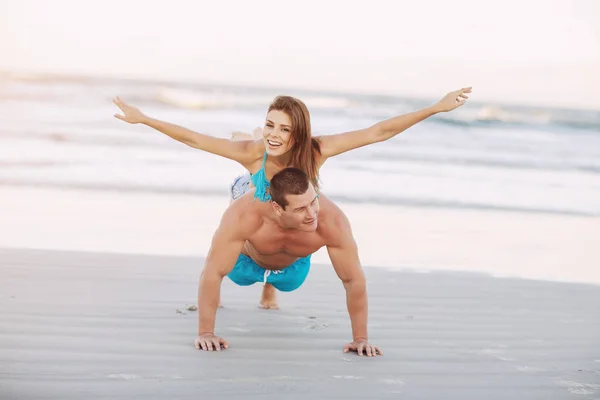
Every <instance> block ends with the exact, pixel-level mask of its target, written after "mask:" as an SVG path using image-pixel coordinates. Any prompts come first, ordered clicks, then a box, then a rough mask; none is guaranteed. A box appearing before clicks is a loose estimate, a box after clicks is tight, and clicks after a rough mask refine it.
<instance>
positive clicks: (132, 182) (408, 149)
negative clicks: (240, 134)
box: [0, 73, 600, 216]
mask: <svg viewBox="0 0 600 400" xmlns="http://www.w3.org/2000/svg"><path fill="white" fill-rule="evenodd" d="M279 94H286V95H292V96H296V97H298V98H300V99H301V100H303V101H304V102H305V103H306V104H307V106H308V108H309V110H310V112H311V118H312V130H313V134H314V135H327V134H332V133H339V132H344V131H348V130H355V129H360V128H364V127H367V126H369V125H371V124H374V123H376V122H378V121H380V120H383V119H386V118H390V117H393V116H395V115H398V114H402V113H406V112H410V111H413V110H416V109H418V108H421V107H425V106H428V105H430V104H432V103H433V102H435V101H437V100H438V99H419V98H408V97H391V96H376V95H363V94H340V93H330V92H315V91H303V90H290V89H278V88H254V87H240V86H224V85H214V84H197V83H175V82H152V81H135V80H120V79H108V78H85V77H60V76H43V75H23V74H20V75H19V74H11V73H2V74H0V121H1V123H0V184H1V185H26V186H45V187H57V188H62V187H64V188H69V187H75V188H88V189H97V190H127V191H150V192H173V193H190V194H195V195H198V196H227V195H228V190H229V185H230V183H231V182H232V181H233V179H234V178H235V177H236V176H237V175H239V174H241V173H243V172H244V170H243V168H242V167H241V166H240V165H238V164H237V163H235V162H233V161H231V160H227V159H222V158H219V157H217V156H214V155H211V154H208V153H204V152H202V151H199V150H196V149H192V148H189V147H187V146H185V145H183V144H181V143H179V142H177V141H175V140H173V139H170V138H169V137H167V136H165V135H163V134H161V133H160V132H157V131H154V130H152V129H151V128H148V127H146V126H142V125H129V124H126V123H124V122H122V121H119V120H117V119H115V118H114V117H113V115H114V114H115V113H116V112H117V111H118V109H117V108H116V107H115V106H114V105H113V104H112V103H111V99H112V98H113V97H114V96H117V95H118V96H120V97H121V98H122V99H123V100H125V101H126V102H128V103H130V104H132V105H135V106H137V107H139V108H141V110H142V111H143V112H144V113H146V114H148V115H150V116H152V117H155V118H159V119H163V120H166V121H169V122H173V123H177V124H179V125H182V126H185V127H187V128H190V129H192V130H195V131H198V132H202V133H208V134H212V135H215V136H219V137H229V136H230V134H231V132H233V131H245V132H248V133H250V132H252V130H253V129H254V128H255V127H257V126H262V124H263V122H264V118H265V115H266V110H267V107H268V105H269V103H270V101H271V100H272V99H273V97H275V96H276V95H279ZM443 94H444V93H440V98H441V97H442V96H443ZM477 94H478V93H477V88H474V90H473V93H472V95H471V99H470V100H469V102H468V103H467V104H466V105H465V106H463V107H461V108H459V109H457V110H454V111H452V112H450V113H444V114H438V115H436V116H434V117H431V118H429V119H428V120H426V121H424V122H421V123H419V124H417V125H416V126H414V127H412V128H410V129H408V130H407V131H405V132H403V133H401V134H400V135H398V136H396V137H395V138H393V139H391V140H388V141H386V142H382V143H378V144H374V145H371V146H367V147H363V148H360V149H356V150H354V151H351V152H348V153H345V154H343V155H340V156H338V157H335V158H333V159H330V160H328V161H327V162H326V163H325V165H324V166H323V168H322V169H321V180H322V190H323V192H324V193H325V194H327V195H328V196H329V197H331V198H332V199H333V200H340V201H345V202H352V203H369V204H386V205H398V206H419V207H438V208H461V209H484V210H491V211H493V210H510V211H518V212H525V213H550V214H566V215H581V216H599V215H600V111H599V110H576V109H560V108H548V107H533V106H527V107H526V106H518V105H510V104H492V103H484V102H478V101H477Z"/></svg>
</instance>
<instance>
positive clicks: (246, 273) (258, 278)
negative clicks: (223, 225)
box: [227, 254, 311, 292]
mask: <svg viewBox="0 0 600 400" xmlns="http://www.w3.org/2000/svg"><path fill="white" fill-rule="evenodd" d="M310 257H311V256H310V255H309V256H307V257H304V258H299V259H298V260H296V261H295V262H294V263H293V264H292V265H290V266H289V267H285V268H284V269H282V270H280V271H271V270H268V269H264V268H263V267H261V266H259V265H258V264H256V263H255V262H254V260H252V259H251V258H250V257H248V256H247V255H245V254H240V256H239V257H238V260H237V262H236V263H235V266H234V267H233V270H231V272H230V273H229V274H228V275H227V276H228V277H229V279H231V280H232V281H233V282H234V283H236V284H238V285H240V286H249V285H252V284H254V283H256V282H263V283H270V284H272V285H273V286H275V288H276V289H277V290H281V291H282V292H291V291H292V290H296V289H298V288H299V287H300V286H301V285H302V284H303V283H304V280H305V279H306V276H307V275H308V271H309V270H310Z"/></svg>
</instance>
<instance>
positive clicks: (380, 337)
mask: <svg viewBox="0 0 600 400" xmlns="http://www.w3.org/2000/svg"><path fill="white" fill-rule="evenodd" d="M226 200H227V199H226V198H222V197H218V196H217V197H203V198H199V197H198V196H193V195H173V194H148V193H135V192H129V193H127V192H125V193H124V192H110V191H94V190H75V189H70V190H57V189H52V188H33V187H1V188H0V209H1V210H3V212H2V217H3V218H2V221H3V224H2V226H3V229H2V230H1V231H0V232H1V235H0V244H1V247H2V249H1V250H0V270H1V272H2V279H1V280H0V293H2V295H1V301H0V316H1V318H2V321H3V323H2V329H1V330H0V347H1V349H2V351H1V352H0V354H1V355H0V391H1V392H2V394H3V398H7V399H37V398H46V399H71V398H72V399H80V398H81V399H83V398H85V399H89V398H111V399H118V398H123V399H125V398H138V397H145V398H164V397H167V396H168V397H175V398H182V399H184V398H197V397H198V396H199V395H202V396H208V398H215V397H217V396H224V397H225V398H265V397H267V398H268V397H278V396H282V395H285V397H286V398H306V396H309V395H314V396H317V397H319V398H398V397H399V396H400V397H403V398H410V399H429V398H440V397H442V398H445V397H452V398H455V397H456V398H462V399H470V398H473V399H476V398H482V397H484V396H485V397H487V398H491V399H496V398H497V399H504V398H507V396H508V397H511V398H517V399H538V398H539V399H569V398H573V399H579V398H585V399H596V398H598V396H599V395H600V351H599V349H600V340H599V339H598V338H600V314H598V312H597V305H598V304H599V303H600V286H599V285H598V283H599V281H598V276H597V268H596V266H597V265H599V259H600V258H599V257H598V255H599V254H598V249H597V248H596V247H595V246H594V244H595V238H597V237H598V224H597V220H596V219H594V218H588V217H577V216H563V215H543V216H523V215H521V214H520V213H510V212H489V211H488V212H481V211H479V212H478V211H472V210H471V211H465V210H463V211H457V210H429V209H423V208H410V207H407V208H395V209H394V208H390V209H389V210H386V208H385V207H380V206H379V207H373V208H372V209H366V210H365V208H364V206H361V207H356V206H355V205H352V204H341V205H340V207H342V209H343V210H344V211H345V212H346V213H347V214H348V216H349V218H350V220H351V222H352V224H353V231H354V232H355V236H356V238H357V242H358V244H359V251H360V255H361V261H362V264H363V267H364V270H365V274H366V276H367V282H368V292H369V335H370V340H371V341H372V342H373V343H374V344H376V345H378V346H380V347H381V348H382V349H383V350H384V355H383V356H381V357H379V358H377V359H369V358H366V357H362V358H359V357H358V356H357V355H356V354H353V353H352V354H344V353H343V352H342V351H341V348H342V346H343V345H344V344H345V343H346V342H348V341H350V339H351V337H350V327H349V320H348V316H347V311H346V309H345V299H344V290H343V287H342V285H341V283H340V281H339V279H338V278H337V277H336V275H335V273H334V271H333V268H332V267H331V264H330V263H329V262H328V259H327V255H326V252H324V251H322V250H321V251H319V252H318V253H317V254H316V255H315V257H314V258H313V260H314V264H313V267H312V269H311V272H310V274H309V277H308V279H307V281H306V283H305V284H304V285H303V286H302V287H301V289H300V290H298V291H296V292H292V293H280V294H279V299H280V306H281V309H280V310H271V311H266V310H261V309H259V308H258V307H257V304H258V298H259V294H260V286H259V285H254V286H252V287H250V288H242V287H237V286H235V285H234V284H233V283H232V282H231V281H229V280H227V279H225V280H224V283H223V295H222V299H223V303H224V308H222V309H220V310H219V311H218V315H217V326H216V331H217V334H220V335H222V336H223V337H225V338H226V339H227V340H228V341H229V342H230V348H229V349H228V350H226V351H224V352H223V353H219V354H217V353H205V352H200V351H197V350H195V349H194V347H193V340H194V337H195V334H196V329H197V312H196V311H191V310H189V309H188V307H189V306H193V305H196V304H197V299H196V292H197V281H198V277H199V273H200V271H201V269H202V265H203V259H204V256H205V255H206V251H207V250H208V247H209V245H210V238H211V236H212V233H213V232H214V229H215V227H216V225H217V224H218V222H219V218H220V213H221V212H222V211H223V210H224V209H225V207H226V206H227V201H226ZM371 229H372V231H370V230H371ZM552 232H554V233H552ZM509 276H513V277H509ZM561 281H562V282H561ZM567 281H569V282H579V283H566V282H567ZM581 282H588V283H587V284H583V283H581ZM192 309H193V307H192Z"/></svg>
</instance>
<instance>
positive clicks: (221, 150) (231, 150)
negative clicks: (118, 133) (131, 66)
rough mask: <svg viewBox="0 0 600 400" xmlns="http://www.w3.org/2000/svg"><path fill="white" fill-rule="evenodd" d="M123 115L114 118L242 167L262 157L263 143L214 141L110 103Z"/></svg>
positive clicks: (117, 98)
mask: <svg viewBox="0 0 600 400" xmlns="http://www.w3.org/2000/svg"><path fill="white" fill-rule="evenodd" d="M113 103H114V104H115V105H116V106H117V107H119V109H120V110H121V111H122V112H123V114H122V115H121V114H115V118H117V119H120V120H121V121H125V122H127V123H130V124H144V125H146V126H149V127H151V128H154V129H156V130H157V131H159V132H162V133H164V134H165V135H167V136H169V137H171V138H173V139H175V140H177V141H179V142H181V143H183V144H186V145H188V146H191V147H194V148H196V149H200V150H204V151H207V152H209V153H212V154H216V155H219V156H222V157H225V158H229V159H231V160H234V161H237V162H239V163H240V164H242V165H243V166H244V167H248V166H249V165H251V164H252V163H253V162H255V161H256V160H257V159H260V158H261V157H262V155H263V152H264V149H263V148H261V146H264V145H263V144H262V141H255V140H230V139H225V138H217V137H214V136H210V135H205V134H203V133H198V132H194V131H192V130H190V129H187V128H184V127H182V126H179V125H175V124H171V123H169V122H165V121H160V120H158V119H154V118H151V117H149V116H147V115H145V114H144V113H142V112H141V111H140V109H139V108H137V107H133V106H131V105H129V104H127V103H125V102H124V101H123V100H121V99H120V98H119V97H116V98H115V99H114V100H113Z"/></svg>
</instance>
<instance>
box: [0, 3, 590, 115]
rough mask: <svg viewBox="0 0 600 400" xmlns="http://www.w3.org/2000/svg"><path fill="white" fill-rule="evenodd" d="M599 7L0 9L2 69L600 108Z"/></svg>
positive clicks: (170, 5) (392, 5)
mask: <svg viewBox="0 0 600 400" xmlns="http://www.w3.org/2000/svg"><path fill="white" fill-rule="evenodd" d="M598 21H600V1H597V0H550V1H549V0H546V1H541V0H520V1H515V0H504V1H496V2H493V3H492V2H489V1H481V0H455V1H447V0H440V1H432V0H420V1H415V0H413V1H410V2H409V1H400V0H396V1H394V0H390V1H380V0H369V1H351V0H348V1H338V0H329V1H327V0H320V1H314V0H303V1H294V2H285V1H281V0H280V1H272V0H253V1H227V0H222V1H187V0H185V1H184V0H170V1H168V2H147V3H146V2H144V1H139V0H130V1H128V0H119V1H117V0H104V1H102V2H87V1H86V2H84V1H80V0H53V1H44V0H20V1H16V0H15V1H9V0H0V69H3V70H11V71H30V72H53V73H56V72H59V73H71V74H84V75H103V76H116V77H133V78H141V79H169V80H178V81H193V82H209V83H225V84H244V85H253V86H269V87H289V88H299V89H302V88H303V89H317V90H332V91H341V92H359V93H381V94H392V95H401V96H404V95H415V96H428V97H429V96H439V95H443V94H444V93H446V92H448V91H450V90H454V89H457V88H460V87H463V86H473V88H474V92H473V97H475V96H477V97H476V98H477V99H479V100H491V101H499V102H506V103H524V104H544V105H562V106H573V107H586V108H588V107H589V108H600V23H598Z"/></svg>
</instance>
